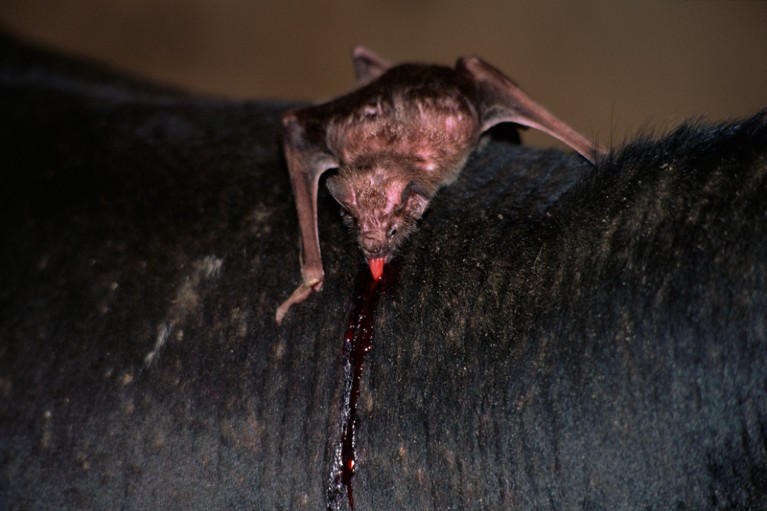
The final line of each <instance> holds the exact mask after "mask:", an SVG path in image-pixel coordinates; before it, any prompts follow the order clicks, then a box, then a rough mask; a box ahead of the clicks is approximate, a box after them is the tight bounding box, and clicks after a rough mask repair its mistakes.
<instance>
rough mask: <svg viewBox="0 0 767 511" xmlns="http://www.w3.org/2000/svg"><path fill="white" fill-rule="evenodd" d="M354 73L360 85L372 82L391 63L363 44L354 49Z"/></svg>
mask: <svg viewBox="0 0 767 511" xmlns="http://www.w3.org/2000/svg"><path fill="white" fill-rule="evenodd" d="M352 63H353V64H354V75H355V76H356V77H357V84H358V85H365V84H366V83H370V82H372V81H373V80H375V79H376V78H378V77H379V76H381V75H382V74H384V72H385V71H386V70H387V69H389V68H390V67H391V64H389V62H388V61H386V60H384V59H382V58H381V57H379V56H378V55H376V54H375V53H373V52H372V51H370V50H368V49H367V48H365V47H363V46H357V47H356V48H354V49H353V50H352Z"/></svg>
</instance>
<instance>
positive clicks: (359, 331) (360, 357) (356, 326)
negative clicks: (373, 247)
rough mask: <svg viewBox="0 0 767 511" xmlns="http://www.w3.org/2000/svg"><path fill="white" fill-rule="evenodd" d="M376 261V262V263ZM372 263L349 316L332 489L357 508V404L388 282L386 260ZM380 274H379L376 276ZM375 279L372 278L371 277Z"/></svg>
mask: <svg viewBox="0 0 767 511" xmlns="http://www.w3.org/2000/svg"><path fill="white" fill-rule="evenodd" d="M372 261H374V260H372ZM372 261H371V264H370V273H368V272H367V271H362V272H360V274H359V275H358V277H357V286H356V292H355V300H354V306H353V308H352V310H351V312H350V314H349V318H348V322H347V328H346V332H345V335H344V396H343V407H342V411H341V413H342V415H341V419H342V436H341V442H340V444H341V445H340V446H339V447H340V449H339V450H340V459H338V458H337V463H338V464H337V465H336V467H337V468H336V469H335V470H336V475H335V476H334V477H333V478H332V479H333V484H332V486H331V488H330V489H329V498H330V501H331V502H332V501H337V499H338V498H340V496H341V494H342V492H343V489H345V490H346V495H347V498H348V502H349V507H350V508H351V509H352V510H353V509H354V493H353V488H352V478H353V477H354V473H355V471H356V468H357V462H356V457H355V448H356V445H357V427H358V425H359V419H358V417H357V401H358V399H359V395H360V384H361V382H362V369H363V366H364V362H365V355H366V354H367V353H368V352H369V351H370V350H371V349H372V347H373V323H374V319H375V311H376V305H377V304H378V298H379V296H380V294H381V292H382V289H383V288H384V286H383V285H382V284H383V283H384V282H382V281H385V280H386V279H383V269H384V264H383V262H384V260H383V259H380V260H379V261H380V263H376V264H375V268H376V269H374V265H373V262H372ZM376 271H378V275H376ZM371 277H372V278H371Z"/></svg>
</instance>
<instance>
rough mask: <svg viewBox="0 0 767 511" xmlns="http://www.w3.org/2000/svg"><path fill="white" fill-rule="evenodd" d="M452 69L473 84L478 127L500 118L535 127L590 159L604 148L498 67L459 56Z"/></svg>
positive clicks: (598, 154) (500, 119)
mask: <svg viewBox="0 0 767 511" xmlns="http://www.w3.org/2000/svg"><path fill="white" fill-rule="evenodd" d="M456 70H457V71H458V72H459V73H463V74H464V75H465V76H467V77H468V78H469V79H471V80H472V81H473V82H474V84H475V85H476V87H477V92H478V102H479V109H480V115H481V117H482V130H483V131H484V130H487V129H489V128H491V127H493V126H495V125H496V124H499V123H502V122H513V123H516V124H520V125H522V126H527V127H530V128H535V129H537V130H539V131H542V132H544V133H546V134H548V135H551V136H552V137H554V138H557V139H559V140H561V141H562V142H564V143H565V144H567V145H569V146H570V147H572V148H573V149H575V150H576V151H577V152H578V153H580V154H581V156H583V157H584V158H586V159H587V160H589V161H590V162H592V163H594V162H595V160H596V158H597V157H598V156H603V155H604V154H605V150H604V149H603V148H602V147H600V146H599V145H597V144H596V143H595V142H592V141H591V140H589V139H587V138H586V137H584V136H583V135H581V134H580V133H578V132H577V131H575V130H574V129H572V128H571V127H570V126H568V125H567V124H566V123H565V122H564V121H562V120H560V119H558V118H557V117H555V116H554V115H553V114H551V112H549V111H548V110H546V109H545V108H544V107H543V106H541V105H539V104H538V103H536V102H535V101H533V100H532V99H531V98H530V97H529V96H528V95H527V94H525V93H524V92H522V89H520V88H519V86H517V84H516V83H514V82H513V81H512V80H511V79H510V78H508V77H507V76H506V75H504V74H503V73H502V72H501V71H499V70H498V69H496V68H495V67H493V66H491V65H490V64H488V63H487V62H485V61H483V60H481V59H478V58H476V57H470V58H462V59H459V60H458V63H457V64H456Z"/></svg>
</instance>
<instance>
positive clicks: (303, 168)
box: [275, 110, 338, 324]
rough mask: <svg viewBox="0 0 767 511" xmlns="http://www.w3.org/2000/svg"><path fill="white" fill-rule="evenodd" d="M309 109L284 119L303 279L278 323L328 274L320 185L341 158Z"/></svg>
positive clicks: (284, 305)
mask: <svg viewBox="0 0 767 511" xmlns="http://www.w3.org/2000/svg"><path fill="white" fill-rule="evenodd" d="M305 112H306V110H299V111H294V112H288V113H287V114H285V115H284V116H283V118H282V124H283V147H284V150H285V159H286V160H287V163H288V171H289V173H290V184H291V186H292V187H293V196H294V198H295V203H296V212H297V213H298V223H299V227H300V232H301V278H302V282H301V285H300V286H298V287H297V288H296V290H295V291H293V294H292V295H290V298H288V299H287V300H285V301H284V302H283V303H282V305H280V306H279V308H278V309H277V314H276V317H275V319H276V321H277V324H280V323H281V322H282V318H283V317H284V316H285V314H286V313H287V312H288V309H290V307H291V305H293V304H296V303H300V302H303V301H304V300H306V299H307V298H308V297H309V295H311V294H312V292H313V291H319V290H320V289H322V282H323V279H324V276H325V273H324V271H323V269H322V256H321V254H320V238H319V234H318V232H317V186H318V183H319V180H320V176H321V175H322V174H323V173H324V172H325V171H327V170H329V169H332V168H336V167H338V159H337V158H336V157H335V156H333V155H332V154H331V153H330V152H329V151H328V149H327V148H326V147H325V143H324V123H321V122H317V119H316V116H312V115H311V114H310V113H309V114H306V113H305ZM310 121H311V122H310Z"/></svg>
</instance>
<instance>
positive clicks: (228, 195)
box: [0, 39, 767, 510]
mask: <svg viewBox="0 0 767 511" xmlns="http://www.w3.org/2000/svg"><path fill="white" fill-rule="evenodd" d="M0 90H1V93H0V137H2V140H3V158H2V162H3V163H2V186H0V210H1V211H0V213H1V214H0V232H1V233H2V235H1V236H0V509H185V510H186V509H245V508H253V509H321V508H324V507H325V506H326V505H330V506H331V507H334V508H342V507H343V506H344V505H345V503H344V502H330V503H328V502H325V495H326V494H325V487H326V484H327V478H328V474H329V472H330V464H331V463H332V449H333V446H334V443H335V442H336V441H337V439H338V433H339V431H340V429H339V422H338V421H339V417H338V414H339V410H340V391H341V388H340V387H341V384H342V378H341V364H340V356H341V336H342V333H343V329H344V326H345V325H344V317H345V314H346V312H347V310H348V308H349V303H350V299H351V293H352V289H353V286H352V278H353V275H354V273H355V268H356V266H357V265H358V264H362V261H360V255H359V251H358V250H357V249H356V247H355V246H354V245H353V243H351V242H350V240H349V237H348V234H347V233H346V232H345V230H344V228H343V226H342V225H341V222H339V221H338V211H337V206H336V204H335V201H333V200H332V198H331V197H330V196H329V195H328V194H326V193H322V194H321V197H320V215H321V218H320V229H321V239H322V240H323V243H324V244H323V250H324V258H325V264H326V269H327V271H328V273H332V274H333V276H334V278H333V279H331V280H329V281H328V282H327V284H326V286H325V288H324V289H323V291H322V300H311V301H309V302H307V303H306V304H304V305H302V311H301V314H302V320H301V321H288V322H286V323H285V324H284V325H283V326H282V327H281V328H279V329H278V328H276V327H275V326H274V322H273V315H272V314H273V311H274V308H275V306H276V305H277V304H278V302H279V301H280V300H281V299H282V298H284V297H283V293H284V290H285V288H286V286H289V285H290V284H291V283H292V282H294V279H295V274H294V268H293V265H292V264H286V261H287V260H292V258H293V257H295V247H296V235H295V233H296V218H295V215H294V213H293V205H292V199H291V194H290V186H289V183H288V178H287V172H285V168H284V161H283V160H282V159H281V157H280V149H279V146H278V142H277V133H278V129H279V116H280V113H281V112H282V111H283V110H284V109H285V106H284V105H276V104H265V103H251V102H226V101H214V100H210V99H206V98H198V97H194V96H189V95H184V94H180V93H176V92H173V91H168V90H165V89H162V88H157V87H150V86H147V85H143V84H141V83H139V82H135V81H131V80H127V79H125V78H123V77H120V76H117V75H111V74H110V73H108V72H104V71H101V70H99V69H98V68H95V67H92V66H89V65H83V64H80V63H77V62H74V61H70V60H67V59H61V58H58V57H56V56H52V55H50V54H47V53H44V52H38V51H36V50H32V49H29V48H27V47H25V46H23V45H19V44H18V43H16V42H14V41H12V40H9V39H3V40H2V41H0ZM765 179H767V120H766V119H765V115H764V114H759V115H756V116H754V117H753V118H751V119H748V120H745V121H742V122H735V123H727V124H719V125H713V126H707V125H701V124H698V125H689V126H684V127H681V128H679V129H678V130H676V131H675V132H673V133H671V134H669V135H668V136H665V137H663V138H661V139H660V140H657V141H655V140H643V141H638V142H636V143H634V144H631V145H629V146H628V147H626V148H625V149H623V150H621V151H619V152H617V153H615V154H613V155H612V156H611V157H610V158H609V159H608V160H607V161H605V162H604V163H603V164H602V165H600V166H599V168H598V169H597V170H593V168H592V167H591V166H590V165H589V164H588V163H585V162H584V161H582V159H581V158H579V157H578V156H575V155H565V154H562V153H559V152H556V151H541V150H538V149H532V148H527V147H515V146H511V145H508V144H504V143H500V142H493V143H490V144H489V145H488V146H487V147H486V148H485V149H484V150H482V151H481V152H478V153H475V154H474V155H473V156H472V157H471V159H470V161H469V163H468V166H467V168H466V170H465V171H464V172H463V173H462V175H461V177H460V178H459V180H458V181H457V182H456V183H455V185H454V186H452V187H450V188H448V189H445V190H444V191H443V192H441V193H440V194H439V195H437V196H436V198H435V199H434V201H433V202H432V204H431V206H430V209H429V212H428V213H427V214H426V215H425V217H424V218H423V221H422V223H421V226H420V230H419V231H418V232H417V233H415V234H414V235H413V236H412V237H411V239H410V241H409V244H408V245H407V246H406V247H405V248H404V249H403V250H402V252H401V254H400V257H399V279H398V284H397V285H396V286H395V293H394V295H393V296H390V297H387V298H385V299H383V300H382V302H381V304H380V306H381V309H382V310H381V311H380V313H379V319H378V324H377V326H376V335H377V337H376V339H375V347H374V349H373V351H372V352H371V353H370V355H369V357H368V362H367V368H366V379H365V381H364V382H363V383H364V387H363V389H362V397H361V403H362V404H361V406H360V409H359V415H360V419H361V422H360V428H359V430H358V434H359V437H358V456H359V465H358V472H357V475H356V477H355V500H356V503H357V507H358V509H378V510H385V509H424V508H433V509H510V508H515V509H594V510H596V509H605V510H607V509H609V510H616V509H669V508H674V509H764V508H765V507H767V489H766V488H767V341H766V338H765V319H764V318H765V311H766V310H767V282H765V275H767V272H766V271H765V270H767V268H766V267H765V266H766V265H767V232H765V231H766V230H767V218H766V216H765V215H766V214H767V212H766V208H767V183H766V182H765Z"/></svg>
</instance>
